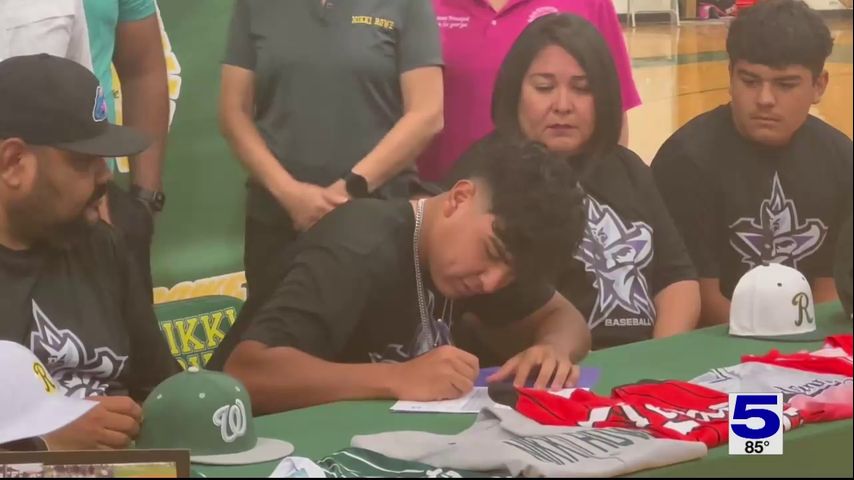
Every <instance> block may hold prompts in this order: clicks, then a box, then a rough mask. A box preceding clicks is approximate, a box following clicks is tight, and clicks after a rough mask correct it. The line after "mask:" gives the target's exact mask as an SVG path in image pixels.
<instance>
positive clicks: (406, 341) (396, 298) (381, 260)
mask: <svg viewBox="0 0 854 480" xmlns="http://www.w3.org/2000/svg"><path fill="white" fill-rule="evenodd" d="M414 228H415V215H414V212H413V210H412V206H411V205H410V203H409V202H408V201H405V200H388V201H386V200H375V199H364V200H355V201H352V202H349V203H347V204H346V205H343V206H341V207H339V208H337V209H335V210H333V211H332V212H331V213H330V214H328V215H327V216H325V217H324V218H323V219H322V220H321V221H320V222H318V223H317V224H316V225H315V226H314V227H313V228H312V229H311V230H309V231H308V232H306V233H305V234H303V235H302V236H301V237H300V239H299V240H297V242H295V243H294V244H292V245H291V246H290V247H289V248H290V250H289V252H288V255H287V257H288V259H287V261H286V264H287V268H286V273H285V275H284V277H283V279H282V281H281V283H280V284H279V286H278V288H277V289H276V291H275V292H274V293H273V294H272V295H271V296H270V298H268V299H266V301H265V302H264V305H263V306H261V307H260V308H259V309H258V310H257V313H254V314H252V315H248V314H247V315H243V314H242V313H241V318H240V319H238V322H237V324H236V325H235V327H234V328H232V330H231V332H229V334H230V335H231V334H232V332H242V333H236V334H237V335H240V338H242V339H244V340H255V341H258V342H261V343H264V344H266V345H269V346H290V347H294V348H297V349H299V350H301V351H303V352H306V353H308V354H311V355H313V356H316V357H318V358H322V359H326V360H329V361H335V362H341V363H365V362H379V361H405V360H408V359H410V358H412V357H413V356H415V355H417V353H418V352H419V351H418V350H417V349H416V348H415V344H416V341H417V338H416V337H417V336H419V335H420V334H421V333H420V332H421V328H420V325H421V319H420V314H419V307H418V300H417V293H416V280H415V265H414V262H413V249H412V247H413V233H414ZM421 268H422V272H423V273H422V278H423V280H424V287H425V293H426V294H427V298H426V300H427V302H428V305H427V308H428V310H430V311H432V318H431V320H437V319H442V321H443V324H444V325H446V326H447V325H451V326H452V327H453V322H454V320H455V317H458V316H459V315H458V313H459V312H460V311H462V310H464V309H467V308H469V307H467V306H466V303H467V301H457V302H449V301H448V302H446V301H445V298H444V297H443V296H442V295H441V294H439V293H438V291H436V290H435V289H434V288H433V287H432V285H431V282H430V275H429V272H427V271H426V269H424V266H423V265H422V266H421ZM522 293H524V296H523V295H522ZM553 293H554V291H553V290H549V289H538V290H536V291H530V290H529V291H526V292H520V293H519V294H517V295H516V296H515V297H514V305H515V311H516V312H518V315H516V316H515V317H512V318H511V316H509V315H504V316H502V319H501V320H499V321H493V319H492V318H491V317H490V316H489V315H484V317H483V320H484V321H485V322H487V323H493V324H495V323H498V322H500V321H504V320H503V319H504V318H508V319H509V320H507V321H512V320H519V319H521V318H524V317H525V316H526V315H528V314H530V313H533V312H534V311H535V310H536V309H538V308H540V307H541V306H542V305H544V304H545V303H546V302H547V301H548V300H549V299H550V298H551V296H552V295H553ZM475 310H476V309H475ZM244 311H247V310H246V309H244ZM247 322H251V323H247ZM241 323H243V324H244V325H239V324H241ZM427 328H430V329H436V330H440V329H441V327H438V326H437V324H436V322H433V321H431V323H430V324H429V325H428V327H427ZM233 346H234V343H233V342H228V341H226V342H223V344H222V345H221V346H220V349H224V351H218V352H217V355H216V357H215V358H217V361H216V362H214V363H213V365H214V366H216V365H218V364H219V363H220V362H222V363H224V361H225V359H226V358H227V357H228V355H229V354H230V349H231V348H233ZM212 361H213V360H212Z"/></svg>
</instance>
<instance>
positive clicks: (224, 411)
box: [213, 399, 246, 443]
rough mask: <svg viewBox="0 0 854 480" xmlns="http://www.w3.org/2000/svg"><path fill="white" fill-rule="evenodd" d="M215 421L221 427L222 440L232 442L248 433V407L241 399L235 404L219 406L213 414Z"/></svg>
mask: <svg viewBox="0 0 854 480" xmlns="http://www.w3.org/2000/svg"><path fill="white" fill-rule="evenodd" d="M213 423H214V425H216V426H217V427H219V430H220V434H221V435H222V441H223V442H225V443H231V442H233V441H235V440H237V438H239V437H242V436H243V435H244V434H245V433H246V407H245V406H244V405H243V402H242V401H240V399H237V400H235V401H234V405H224V406H222V407H219V408H218V409H217V410H216V411H215V412H214V414H213Z"/></svg>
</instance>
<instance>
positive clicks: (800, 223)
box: [652, 105, 852, 298]
mask: <svg viewBox="0 0 854 480" xmlns="http://www.w3.org/2000/svg"><path fill="white" fill-rule="evenodd" d="M851 155H852V148H851V140H850V139H849V138H847V137H846V136H845V135H843V134H842V133H841V132H839V131H838V130H836V129H834V128H833V127H831V126H830V125H828V124H826V123H825V122H823V121H821V120H819V119H818V118H816V117H813V116H809V117H808V118H807V121H806V122H805V123H804V125H803V126H802V127H801V128H800V129H799V130H798V131H797V132H796V133H795V135H794V137H793V138H792V140H791V141H790V142H789V144H788V145H787V146H785V147H782V148H771V147H766V146H762V145H760V144H757V143H755V142H751V141H749V140H747V139H745V138H744V137H742V136H741V135H740V134H739V133H738V131H737V130H736V128H735V125H734V123H733V120H732V112H731V109H730V106H729V105H723V106H720V107H718V108H716V109H714V110H712V111H710V112H706V113H704V114H702V115H700V116H698V117H697V118H695V119H693V120H691V121H690V122H688V123H687V124H686V125H685V126H683V127H682V128H680V129H679V130H677V131H676V133H674V134H673V136H671V137H670V138H669V139H668V140H667V141H666V142H665V143H664V145H663V146H662V147H661V149H660V150H659V152H658V154H657V155H656V157H655V159H654V160H653V163H652V169H653V173H654V175H655V178H656V181H657V183H658V186H659V189H660V190H661V193H662V196H663V197H664V199H665V202H666V203H667V206H668V208H669V209H670V212H671V214H672V215H673V218H674V220H675V222H676V225H677V227H678V228H679V230H680V232H681V233H682V236H683V238H684V239H685V243H686V246H687V247H688V251H689V252H690V254H691V257H692V259H693V261H694V264H695V265H696V266H697V270H698V273H699V275H700V277H701V278H718V279H720V285H721V293H722V294H723V295H724V296H726V297H727V298H729V297H731V296H732V292H733V289H734V288H735V285H736V283H738V280H739V279H740V278H741V276H742V275H744V274H745V273H746V272H747V271H748V270H750V269H751V268H753V267H755V266H757V265H761V264H762V263H764V262H771V263H782V264H784V265H787V266H789V267H793V268H796V269H798V270H799V271H800V272H801V273H803V274H804V275H806V276H807V278H808V279H813V278H816V277H832V276H833V256H834V249H835V246H836V242H835V240H836V238H837V236H838V235H839V230H840V227H841V226H842V223H843V222H844V221H845V220H847V219H848V218H849V217H850V216H851V204H852V197H851V191H852V179H851V175H852V158H851Z"/></svg>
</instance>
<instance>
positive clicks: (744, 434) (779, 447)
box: [729, 393, 783, 455]
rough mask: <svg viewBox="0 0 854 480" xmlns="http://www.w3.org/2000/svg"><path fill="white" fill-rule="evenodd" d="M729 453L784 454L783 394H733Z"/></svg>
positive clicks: (730, 411) (730, 395)
mask: <svg viewBox="0 0 854 480" xmlns="http://www.w3.org/2000/svg"><path fill="white" fill-rule="evenodd" d="M729 454H730V455H782V454H783V394H782V393H730V394H729Z"/></svg>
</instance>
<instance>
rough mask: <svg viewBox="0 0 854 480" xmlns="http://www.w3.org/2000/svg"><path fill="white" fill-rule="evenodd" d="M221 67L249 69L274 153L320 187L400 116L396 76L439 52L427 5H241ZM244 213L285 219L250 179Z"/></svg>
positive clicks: (316, 1) (306, 1) (354, 0)
mask: <svg viewBox="0 0 854 480" xmlns="http://www.w3.org/2000/svg"><path fill="white" fill-rule="evenodd" d="M225 63H226V64H228V65H234V66H237V67H241V68H245V69H248V70H252V71H254V73H255V107H256V110H255V123H256V126H257V128H258V130H259V132H260V134H261V136H262V137H263V138H264V140H265V142H266V143H267V146H268V147H269V148H270V150H271V151H272V153H273V155H275V156H276V158H278V160H279V161H280V162H281V163H282V165H283V166H284V167H285V168H286V169H287V170H288V172H290V173H291V175H293V176H294V177H296V178H297V179H298V180H300V181H304V182H310V183H314V184H317V185H324V186H325V185H329V184H331V183H333V182H334V181H336V180H337V179H339V178H341V177H342V176H343V175H344V174H346V173H347V172H348V171H349V170H350V169H351V168H352V167H353V166H354V165H355V164H356V163H358V162H359V161H360V160H361V159H362V158H363V157H364V156H365V155H366V154H368V153H369V152H370V151H371V150H372V149H373V148H374V147H375V146H376V145H377V144H378V143H379V142H380V140H381V139H382V138H383V137H384V136H385V135H386V134H387V133H388V132H389V130H391V129H392V127H394V125H395V123H396V122H397V121H398V120H399V119H400V118H401V117H402V116H403V98H402V93H401V87H400V75H401V74H402V73H404V72H406V71H408V70H413V69H416V68H419V67H424V66H435V65H441V64H442V56H441V46H440V42H439V31H438V26H437V24H436V16H435V14H434V13H433V7H432V4H431V2H430V0H327V2H326V5H325V6H324V5H323V4H322V3H321V1H320V0H285V1H283V0H238V1H237V3H236V4H235V8H234V14H233V18H232V21H231V28H230V33H229V38H228V45H227V50H226V55H225ZM413 172H414V167H413ZM413 175H414V173H413ZM408 179H409V176H408V175H403V176H402V177H399V178H398V183H403V182H405V180H408ZM385 188H386V190H391V191H392V192H396V191H398V188H403V187H402V186H401V185H397V184H396V183H395V181H391V182H389V183H388V184H386V186H385ZM405 191H406V190H405V189H401V190H400V192H405ZM248 209H249V213H250V215H252V216H253V217H254V218H257V219H259V220H267V221H270V220H276V219H282V218H283V217H285V216H286V213H285V212H284V211H283V209H282V208H281V207H279V205H278V204H277V202H276V201H275V200H274V199H273V198H272V196H271V195H269V194H268V192H267V191H266V190H265V189H264V188H263V187H262V186H261V185H259V184H257V183H256V182H254V181H250V195H249V201H248Z"/></svg>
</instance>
